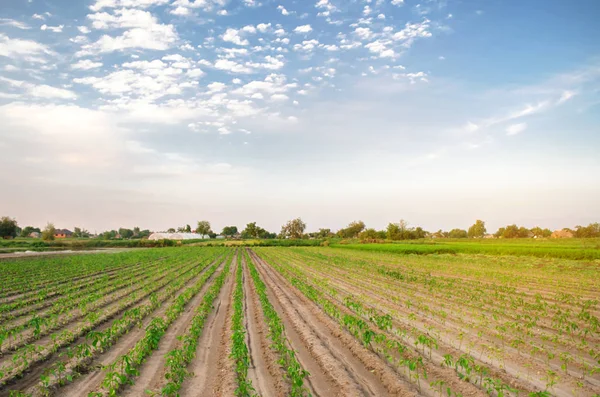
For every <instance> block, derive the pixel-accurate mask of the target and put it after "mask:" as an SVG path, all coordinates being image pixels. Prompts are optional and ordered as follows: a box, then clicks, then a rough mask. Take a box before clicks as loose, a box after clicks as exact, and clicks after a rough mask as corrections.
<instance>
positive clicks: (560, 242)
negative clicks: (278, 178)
mask: <svg viewBox="0 0 600 397" xmlns="http://www.w3.org/2000/svg"><path fill="white" fill-rule="evenodd" d="M332 246H333V247H337V248H350V249H358V250H365V251H379V252H391V253H398V254H417V255H419V254H459V253H460V254H485V255H517V256H535V257H540V258H564V259H600V239H598V238H591V239H540V240H537V239H508V240H504V239H477V240H473V239H460V240H451V239H437V240H415V241H412V242H407V241H402V242H393V243H391V242H390V243H387V244H360V243H353V244H339V243H338V244H333V245H332Z"/></svg>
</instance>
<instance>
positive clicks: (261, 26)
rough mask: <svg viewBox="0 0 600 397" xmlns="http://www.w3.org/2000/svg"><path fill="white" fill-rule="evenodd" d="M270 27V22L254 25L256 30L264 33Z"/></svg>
mask: <svg viewBox="0 0 600 397" xmlns="http://www.w3.org/2000/svg"><path fill="white" fill-rule="evenodd" d="M270 28H271V24H270V23H259V24H258V25H256V29H258V31H259V32H261V33H266V32H267V31H268V30H269V29H270Z"/></svg>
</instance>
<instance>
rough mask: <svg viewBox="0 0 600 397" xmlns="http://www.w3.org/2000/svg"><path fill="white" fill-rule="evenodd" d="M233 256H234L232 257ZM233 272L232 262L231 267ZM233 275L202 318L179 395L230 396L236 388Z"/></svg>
mask: <svg viewBox="0 0 600 397" xmlns="http://www.w3.org/2000/svg"><path fill="white" fill-rule="evenodd" d="M232 260H233V261H235V260H236V258H235V256H234V258H233V259H232ZM231 271H232V272H235V266H232V267H231ZM234 285H235V277H234V276H233V275H230V276H229V278H228V280H227V284H226V285H225V286H224V287H223V288H222V289H221V292H220V293H219V296H218V298H217V299H216V300H215V303H214V307H215V308H214V310H213V312H212V313H211V314H210V315H209V316H208V318H207V319H206V322H205V325H204V331H203V332H202V335H201V336H200V340H199V341H198V348H197V350H196V357H195V358H194V360H192V362H191V363H190V365H189V366H188V370H189V371H190V372H191V373H192V376H191V377H190V378H189V379H186V380H185V381H184V382H183V385H182V388H181V390H180V391H179V394H180V395H182V396H203V397H204V396H233V394H234V390H235V388H236V384H235V373H234V369H233V360H232V359H231V358H230V357H229V355H230V354H231V316H232V314H233V291H234Z"/></svg>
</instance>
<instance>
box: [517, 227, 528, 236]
mask: <svg viewBox="0 0 600 397" xmlns="http://www.w3.org/2000/svg"><path fill="white" fill-rule="evenodd" d="M529 233H530V232H529V229H527V228H526V227H524V226H521V227H520V228H519V237H520V238H527V237H529Z"/></svg>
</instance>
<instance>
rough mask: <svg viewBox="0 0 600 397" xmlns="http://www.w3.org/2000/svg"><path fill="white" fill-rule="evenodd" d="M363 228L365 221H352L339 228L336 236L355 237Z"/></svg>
mask: <svg viewBox="0 0 600 397" xmlns="http://www.w3.org/2000/svg"><path fill="white" fill-rule="evenodd" d="M363 230H365V223H364V222H363V221H354V222H351V223H350V224H349V225H348V226H346V228H344V229H340V230H339V231H338V236H340V237H342V238H357V237H358V235H359V234H360V232H362V231H363Z"/></svg>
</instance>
